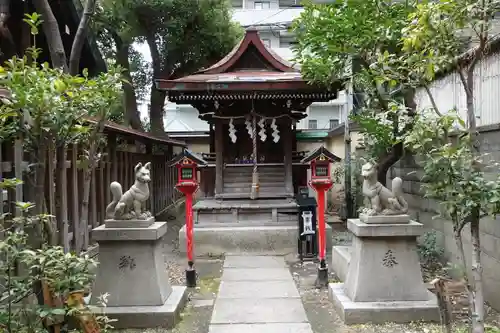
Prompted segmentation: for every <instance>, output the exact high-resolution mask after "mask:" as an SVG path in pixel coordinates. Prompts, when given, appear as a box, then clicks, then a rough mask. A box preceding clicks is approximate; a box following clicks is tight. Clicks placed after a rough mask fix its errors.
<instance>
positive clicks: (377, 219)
mask: <svg viewBox="0 0 500 333" xmlns="http://www.w3.org/2000/svg"><path fill="white" fill-rule="evenodd" d="M359 220H360V221H361V222H364V223H366V224H403V223H409V222H410V216H409V215H407V214H402V215H375V216H370V215H366V214H359Z"/></svg>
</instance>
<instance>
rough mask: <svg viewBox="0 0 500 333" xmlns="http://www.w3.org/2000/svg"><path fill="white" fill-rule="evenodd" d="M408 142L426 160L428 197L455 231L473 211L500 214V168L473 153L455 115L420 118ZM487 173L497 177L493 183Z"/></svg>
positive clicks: (463, 127) (483, 213)
mask: <svg viewBox="0 0 500 333" xmlns="http://www.w3.org/2000/svg"><path fill="white" fill-rule="evenodd" d="M449 134H453V135H454V138H453V139H450V138H449V137H448V135H449ZM405 142H406V144H407V145H408V147H409V148H410V149H412V150H413V151H414V152H416V153H418V154H419V155H420V156H422V158H423V170H424V177H423V179H422V181H423V182H424V184H423V185H422V186H423V190H424V192H425V196H426V197H429V198H432V199H436V200H439V201H440V203H441V207H442V212H441V214H442V215H443V216H444V217H446V218H449V219H451V220H452V221H453V222H454V223H455V226H454V227H455V229H456V230H458V231H460V230H462V228H463V227H464V225H465V224H466V223H467V222H468V217H469V216H470V214H471V211H472V209H474V208H476V209H479V210H480V212H481V215H487V216H492V217H494V216H496V215H497V214H498V213H499V212H500V176H498V166H499V164H498V163H493V162H491V161H488V160H487V156H484V155H483V156H481V155H477V154H475V153H473V152H472V151H471V143H470V135H469V132H468V130H467V128H466V127H465V122H464V121H463V120H462V119H460V118H459V116H458V115H457V114H456V113H453V112H450V113H448V114H447V115H444V116H437V115H435V114H424V115H422V116H420V117H419V118H418V120H417V122H416V123H415V126H414V129H413V131H412V133H411V134H410V135H408V136H407V138H406V140H405ZM478 167H479V168H478ZM485 171H487V172H489V173H490V174H491V175H495V176H492V177H491V180H490V179H488V178H490V177H487V175H486V174H485Z"/></svg>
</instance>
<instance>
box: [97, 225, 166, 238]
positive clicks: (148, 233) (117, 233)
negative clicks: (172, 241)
mask: <svg viewBox="0 0 500 333" xmlns="http://www.w3.org/2000/svg"><path fill="white" fill-rule="evenodd" d="M166 233H167V222H155V223H153V224H152V225H151V226H150V227H149V228H106V225H104V224H103V225H101V226H99V227H97V228H95V229H93V230H92V239H93V240H95V241H97V242H99V241H127V242H130V241H154V240H157V239H160V238H161V237H163V235H165V234H166Z"/></svg>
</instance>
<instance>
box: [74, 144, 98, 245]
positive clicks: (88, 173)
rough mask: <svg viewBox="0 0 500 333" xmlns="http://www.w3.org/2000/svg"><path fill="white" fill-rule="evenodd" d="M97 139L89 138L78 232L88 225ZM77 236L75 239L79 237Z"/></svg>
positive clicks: (83, 230)
mask: <svg viewBox="0 0 500 333" xmlns="http://www.w3.org/2000/svg"><path fill="white" fill-rule="evenodd" d="M97 145H98V143H97V138H95V137H94V138H90V147H89V156H88V158H89V161H88V164H87V166H86V167H85V168H84V169H83V198H82V205H81V208H80V212H81V215H80V228H78V230H80V232H84V233H85V232H86V230H85V229H84V228H88V225H89V207H90V205H89V201H90V200H89V198H90V181H91V180H92V170H93V169H94V164H95V162H94V158H95V155H96V150H97ZM80 236H81V235H78V236H77V237H80ZM75 250H76V253H80V252H81V251H82V249H75ZM85 250H86V249H85Z"/></svg>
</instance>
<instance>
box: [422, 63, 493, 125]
mask: <svg viewBox="0 0 500 333" xmlns="http://www.w3.org/2000/svg"><path fill="white" fill-rule="evenodd" d="M430 90H431V92H432V94H433V96H434V99H435V101H436V104H437V105H438V108H439V111H440V112H441V113H446V112H447V111H449V110H451V109H453V108H456V109H457V110H458V111H459V113H460V116H461V117H462V119H464V120H466V119H467V117H466V96H465V90H464V88H463V86H462V83H461V81H460V77H459V75H458V74H457V73H451V74H449V75H447V76H445V77H443V78H441V79H439V80H436V81H434V82H433V83H432V84H431V86H430ZM499 93H500V53H496V54H492V55H490V56H488V57H487V58H485V59H483V60H481V61H480V62H479V63H478V65H477V66H476V70H475V71H474V95H475V96H474V106H475V112H476V123H477V125H478V126H484V125H493V124H498V123H500V112H498V105H499V103H498V95H499ZM416 100H417V105H418V108H419V109H420V110H422V109H425V108H429V107H431V102H430V99H429V97H428V95H427V93H426V92H425V90H424V89H423V88H422V89H419V90H418V91H417V96H416Z"/></svg>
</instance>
